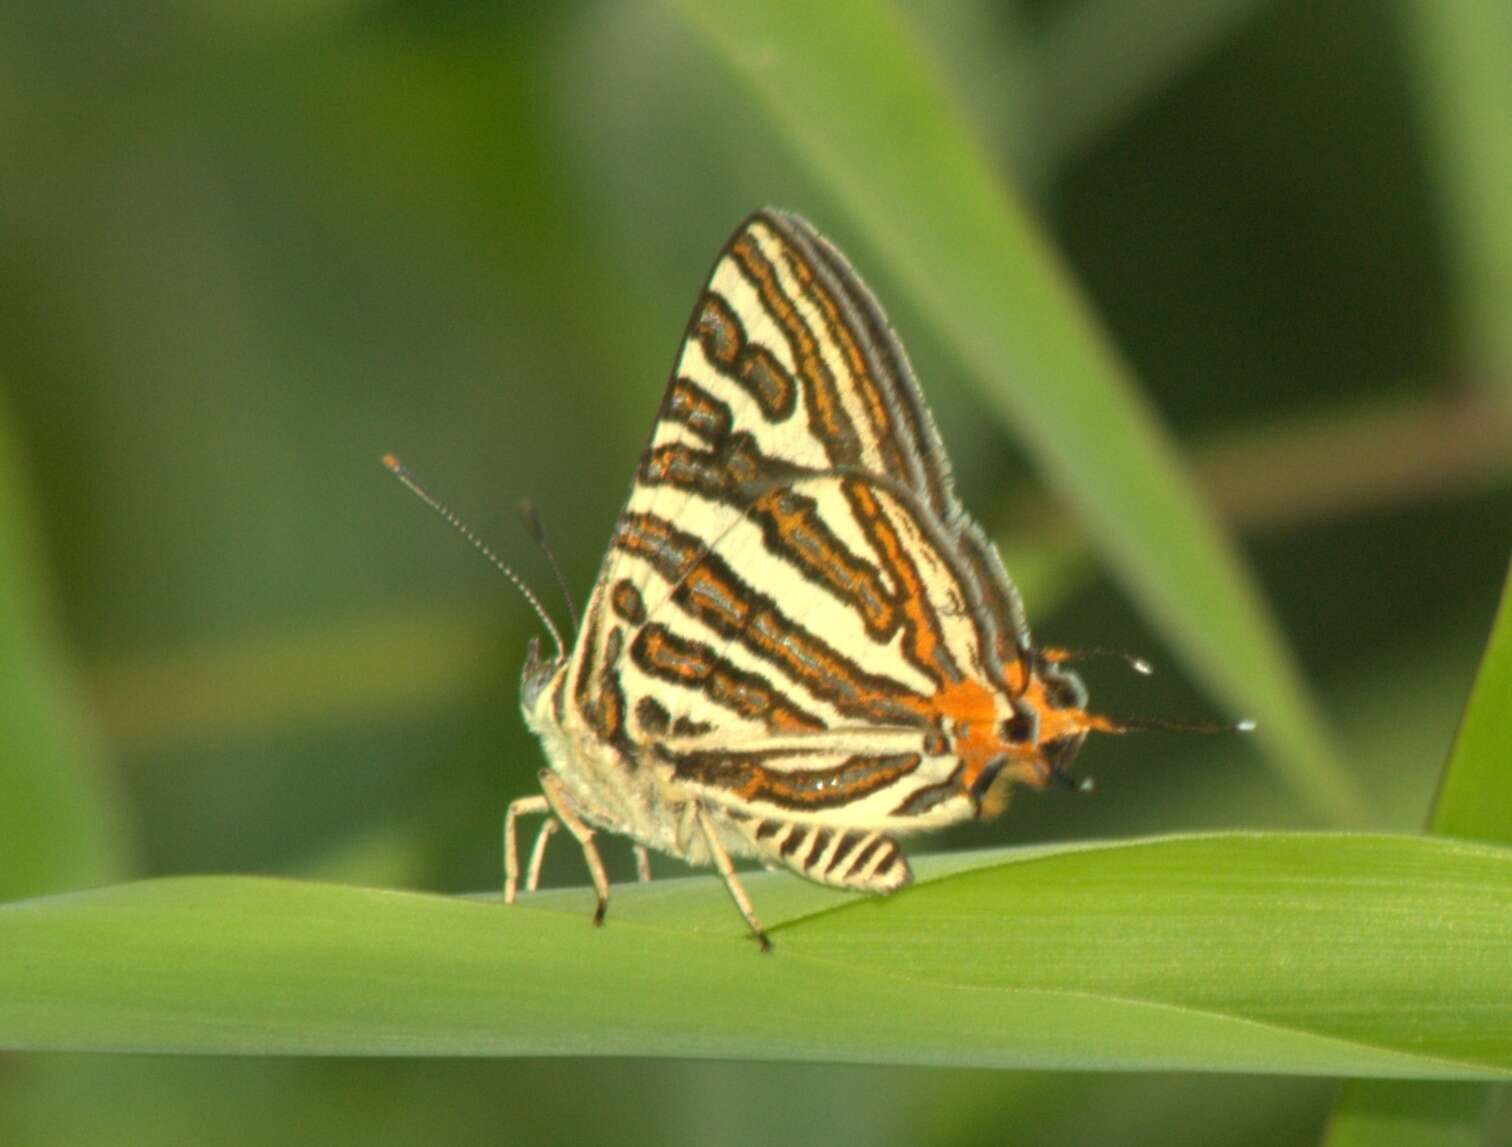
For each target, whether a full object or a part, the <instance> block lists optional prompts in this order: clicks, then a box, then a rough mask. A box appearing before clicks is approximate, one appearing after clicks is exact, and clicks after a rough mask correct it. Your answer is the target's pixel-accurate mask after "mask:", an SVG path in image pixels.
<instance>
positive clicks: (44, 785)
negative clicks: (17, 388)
mask: <svg viewBox="0 0 1512 1147" xmlns="http://www.w3.org/2000/svg"><path fill="white" fill-rule="evenodd" d="M39 550H40V547H39V546H38V544H37V540H36V538H35V537H34V536H33V532H32V523H31V520H30V515H29V513H28V507H27V505H26V497H25V494H24V493H23V490H22V480H21V467H20V461H19V457H18V451H17V447H16V442H15V439H14V438H13V437H12V436H11V433H10V426H9V423H8V421H7V419H6V411H5V410H4V408H3V407H0V676H3V677H4V685H3V687H0V841H3V842H4V843H3V845H0V900H10V899H15V898H18V897H22V896H37V895H40V894H42V893H44V892H56V891H60V890H62V889H66V888H78V887H80V886H83V885H89V884H99V883H102V882H104V881H107V880H112V879H118V878H119V877H120V876H121V875H122V874H123V873H124V857H123V851H124V840H123V832H122V826H121V825H120V823H119V815H120V814H119V807H120V806H119V799H118V797H117V796H116V794H114V793H112V792H110V791H109V788H108V786H107V784H106V783H105V773H104V768H103V762H102V760H101V754H100V752H99V749H98V746H97V745H95V744H94V742H93V740H92V738H91V737H90V735H89V733H88V731H87V730H86V727H85V725H84V722H83V719H82V714H81V711H80V705H79V701H80V698H79V696H78V692H77V685H76V682H75V680H74V678H73V675H72V673H71V670H70V667H69V666H68V664H67V662H66V659H65V658H64V656H63V654H62V651H61V650H60V649H59V648H58V644H57V641H56V639H55V638H54V636H53V634H52V633H51V632H50V630H49V626H48V622H47V618H46V613H47V605H46V602H45V595H44V593H43V592H42V589H41V586H42V584H44V582H45V578H44V577H43V576H42V573H41V566H42V560H41V556H40V552H39Z"/></svg>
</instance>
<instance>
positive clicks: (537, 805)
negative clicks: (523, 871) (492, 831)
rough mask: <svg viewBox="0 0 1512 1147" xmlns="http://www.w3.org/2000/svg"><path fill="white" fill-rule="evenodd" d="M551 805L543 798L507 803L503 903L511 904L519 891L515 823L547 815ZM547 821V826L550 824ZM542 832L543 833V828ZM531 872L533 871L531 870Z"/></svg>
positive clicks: (518, 863)
mask: <svg viewBox="0 0 1512 1147" xmlns="http://www.w3.org/2000/svg"><path fill="white" fill-rule="evenodd" d="M550 811H551V805H550V804H548V803H547V801H546V798H545V797H521V798H520V799H519V800H514V801H510V802H509V808H508V809H507V810H505V813H504V903H505V904H513V903H514V902H515V895H516V894H517V893H518V892H519V890H520V852H519V849H518V848H517V847H516V845H517V841H516V840H515V821H516V820H518V819H519V818H520V817H522V816H535V815H536V814H537V813H543V812H545V813H549V812H550ZM550 823H551V822H550V821H547V824H550ZM541 831H542V832H544V831H545V829H544V828H543V829H542V830H541ZM532 871H534V870H533V869H532ZM529 888H530V891H532V892H534V891H535V881H534V880H532V881H531V882H530V885H529Z"/></svg>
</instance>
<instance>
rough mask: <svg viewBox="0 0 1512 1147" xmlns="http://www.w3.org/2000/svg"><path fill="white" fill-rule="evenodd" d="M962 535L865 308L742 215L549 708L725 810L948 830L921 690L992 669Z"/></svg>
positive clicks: (831, 264) (776, 234)
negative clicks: (562, 708)
mask: <svg viewBox="0 0 1512 1147" xmlns="http://www.w3.org/2000/svg"><path fill="white" fill-rule="evenodd" d="M964 524H965V523H964V519H963V515H962V514H961V512H960V509H959V507H958V506H957V504H956V502H955V499H954V496H953V494H952V492H951V488H950V479H949V475H948V472H947V469H946V465H945V461H944V455H943V451H942V450H941V448H940V445H939V439H938V435H937V433H936V431H935V429H934V425H933V422H932V420H931V419H930V416H929V414H928V411H927V409H926V408H925V407H924V404H923V400H922V397H921V396H920V394H919V391H918V387H917V384H916V383H915V382H914V380H913V376H912V374H911V372H910V370H909V368H908V363H907V359H906V357H905V355H904V353H903V350H902V348H901V346H900V345H899V344H898V342H897V340H896V339H895V338H894V337H893V335H892V332H891V330H890V328H889V327H888V326H887V323H886V320H885V318H884V317H883V316H882V313H881V311H880V309H879V308H878V307H877V305H876V303H875V302H874V301H873V300H872V298H871V296H870V294H869V293H868V292H867V291H866V289H865V287H864V286H863V285H862V284H861V283H860V281H859V279H857V278H856V276H855V274H854V272H853V271H851V270H850V268H849V265H848V264H846V263H845V261H844V259H843V258H842V257H841V256H840V255H839V254H838V252H836V251H835V250H834V249H833V248H832V247H830V246H829V244H828V243H826V242H825V241H824V240H823V239H822V238H820V237H819V236H818V235H817V234H815V233H814V232H813V231H812V230H811V229H810V228H808V227H807V225H806V224H804V223H802V222H801V221H800V220H797V219H795V218H793V217H791V216H784V215H779V214H777V213H772V212H766V213H762V214H759V215H756V216H753V217H752V218H751V219H750V220H749V221H748V222H747V223H746V224H745V225H744V226H743V227H742V228H741V229H740V230H739V231H738V232H737V233H736V234H735V236H734V237H733V238H732V239H731V241H730V242H729V244H728V245H727V246H726V249H725V251H724V252H723V253H722V255H721V256H720V259H719V261H718V262H717V264H716V266H715V268H714V271H713V273H712V275H711V277H710V280H709V283H708V285H707V287H706V288H705V290H704V292H703V294H702V295H701V297H700V299H699V301H698V304H697V306H696V307H695V310H694V314H693V317H692V320H691V321H690V323H689V327H688V332H687V335H686V338H685V341H684V345H683V349H682V352H681V353H680V355H679V357H678V361H677V364H676V367H675V369H674V371H673V376H672V379H671V381H670V383H669V385H668V388H667V391H666V394H665V396H664V398H663V402H662V406H661V410H660V412H659V415H658V417H657V420H656V422H655V424H654V426H653V428H652V431H651V434H650V438H649V441H648V444H647V448H646V450H645V453H644V455H643V456H642V459H641V462H640V465H639V468H638V471H637V474H636V479H635V482H634V485H633V487H632V491H631V495H630V498H629V501H628V504H627V506H626V509H625V512H624V514H623V515H622V517H621V519H620V522H619V523H618V525H617V527H616V530H615V534H614V538H613V542H612V545H611V548H610V552H609V554H608V556H607V558H606V560H605V563H604V568H603V571H602V573H601V575H600V578H599V581H598V583H597V587H596V590H595V593H594V595H593V599H592V602H591V603H590V606H589V610H588V620H587V623H586V625H585V628H584V631H583V633H582V634H581V635H580V638H579V641H578V644H577V647H576V650H575V655H574V659H573V664H572V666H571V668H570V670H569V672H568V674H567V682H568V692H569V694H570V695H571V696H572V697H573V698H576V699H577V701H578V703H579V704H580V705H582V706H583V707H584V712H585V715H586V716H587V717H588V718H589V720H590V723H591V724H592V725H593V726H594V728H595V729H597V730H598V732H599V733H600V734H601V735H602V736H603V737H604V738H605V740H606V741H607V742H608V743H610V744H614V745H617V746H618V747H619V749H620V751H622V752H623V753H624V754H625V755H626V756H627V757H633V758H635V760H636V762H637V764H639V763H645V762H648V761H657V762H659V766H658V767H662V768H664V769H665V770H667V771H668V772H669V773H670V775H671V776H672V777H673V779H674V780H675V781H676V782H677V783H678V784H679V785H681V786H684V787H686V788H687V789H689V790H690V791H692V792H696V793H698V794H700V795H702V796H704V797H706V798H707V799H710V800H713V801H716V802H718V803H720V804H721V805H724V806H727V807H730V808H738V809H745V810H747V811H751V812H753V813H754V812H756V811H760V810H763V809H764V810H766V811H768V812H771V813H774V814H781V815H783V816H786V817H791V818H797V819H804V818H814V817H822V818H826V819H830V820H833V821H835V822H837V823H852V824H871V825H877V826H885V825H887V824H888V823H889V822H890V821H896V822H898V826H899V827H913V826H915V824H914V822H916V821H917V822H921V823H930V822H933V821H937V820H940V819H944V818H947V817H949V818H951V819H959V818H960V817H961V816H962V815H967V812H966V810H965V800H964V790H963V787H962V785H961V783H960V779H959V777H956V778H955V779H954V780H952V775H953V774H956V773H958V772H959V767H958V766H959V761H958V760H957V757H956V755H955V754H954V753H951V752H949V751H948V750H947V748H946V746H945V745H944V744H943V743H942V738H941V735H940V733H939V731H938V725H939V723H940V719H941V707H940V705H939V702H938V698H939V697H940V696H941V695H942V694H949V693H952V691H954V692H959V691H960V690H962V689H969V688H971V687H972V683H974V682H978V683H979V682H981V681H983V680H987V679H995V678H994V676H993V665H994V664H995V658H996V645H995V637H996V635H995V633H994V632H993V631H992V630H991V628H990V618H987V617H986V616H985V615H984V611H983V609H982V607H981V601H982V597H983V590H982V588H981V587H980V586H979V585H978V584H977V578H978V577H979V576H980V573H979V571H977V570H976V569H974V568H973V566H972V565H971V563H970V562H969V561H968V560H966V559H964V558H963V557H962V556H961V555H960V553H959V552H958V551H957V537H958V535H959V531H960V529H961V528H962V526H963V525H964ZM975 688H976V689H977V691H978V692H985V691H984V690H982V687H981V686H980V685H979V684H977V685H976V686H975ZM977 700H979V701H980V700H984V698H977ZM683 743H686V744H687V745H688V746H690V747H689V748H688V749H687V750H686V753H689V754H697V755H696V756H694V757H688V756H680V755H679V754H680V753H682V752H683V750H682V749H681V747H680V746H681V745H682V744H683ZM740 754H746V755H744V756H742V755H740ZM690 760H696V761H697V762H699V765H698V767H697V768H694V767H692V766H691V765H690V764H689V763H688V762H689V761H690ZM821 760H822V761H823V762H824V763H823V764H822V765H820V764H817V763H816V762H818V761H821ZM900 761H904V762H906V763H907V767H903V765H902V764H900ZM825 770H829V773H828V774H826V773H825ZM789 776H791V777H797V778H799V780H798V781H797V782H795V783H794V784H791V785H787V786H784V784H783V778H784V777H789ZM821 789H822V790H823V792H822V793H821ZM918 794H923V795H918ZM911 798H913V799H912V800H911ZM957 805H959V806H961V807H956V806H957Z"/></svg>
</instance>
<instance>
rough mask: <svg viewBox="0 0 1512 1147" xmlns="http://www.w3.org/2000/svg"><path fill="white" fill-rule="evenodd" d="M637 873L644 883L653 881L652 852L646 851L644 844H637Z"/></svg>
mask: <svg viewBox="0 0 1512 1147" xmlns="http://www.w3.org/2000/svg"><path fill="white" fill-rule="evenodd" d="M635 875H636V877H637V878H638V879H639V880H640V882H641V883H642V884H648V883H650V881H651V854H650V853H649V852H647V851H646V846H645V845H644V844H637V845H636V846H635Z"/></svg>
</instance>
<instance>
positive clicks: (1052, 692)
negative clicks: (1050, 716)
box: [1045, 673, 1087, 709]
mask: <svg viewBox="0 0 1512 1147" xmlns="http://www.w3.org/2000/svg"><path fill="white" fill-rule="evenodd" d="M1045 700H1046V701H1047V702H1048V703H1049V705H1050V707H1051V708H1052V709H1080V708H1081V707H1082V706H1083V705H1085V704H1086V703H1087V690H1086V689H1085V687H1083V685H1082V683H1081V678H1079V677H1077V676H1076V675H1075V674H1074V673H1057V674H1055V675H1053V676H1050V675H1047V676H1046V677H1045Z"/></svg>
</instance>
